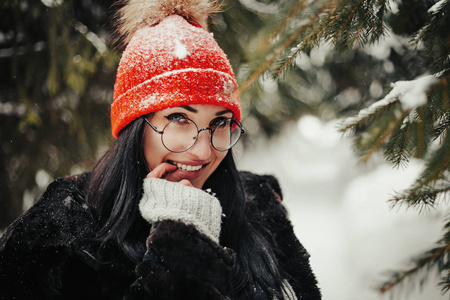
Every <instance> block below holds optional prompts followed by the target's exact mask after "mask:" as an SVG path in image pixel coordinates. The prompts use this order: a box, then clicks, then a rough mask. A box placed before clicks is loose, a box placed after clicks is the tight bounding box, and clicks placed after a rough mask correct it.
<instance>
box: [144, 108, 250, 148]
mask: <svg viewBox="0 0 450 300" xmlns="http://www.w3.org/2000/svg"><path fill="white" fill-rule="evenodd" d="M183 119H186V120H188V121H191V122H192V124H194V125H195V128H197V137H196V138H195V142H194V143H193V144H192V145H191V146H189V148H187V149H185V150H182V151H173V150H171V149H169V148H168V147H167V146H166V145H165V144H164V141H163V134H164V130H165V129H166V127H167V126H169V124H170V123H172V122H174V121H175V120H171V121H169V122H168V123H167V124H166V125H164V128H163V129H162V130H158V128H156V127H155V125H153V124H152V123H150V121H149V120H148V119H147V117H144V120H145V122H146V123H147V124H148V125H149V126H150V128H151V129H153V130H154V131H155V132H156V133H158V134H160V135H161V143H162V144H163V146H164V148H166V149H167V150H169V151H170V152H173V153H183V152H186V151H188V150H189V149H191V148H192V147H194V145H195V144H197V141H198V136H199V135H200V132H202V131H205V130H209V132H210V133H211V135H210V138H209V141H210V143H211V146H212V147H213V148H214V149H215V150H216V151H220V152H224V151H228V150H230V149H231V148H233V147H234V146H235V145H236V144H237V142H239V140H240V139H241V136H242V135H243V134H245V129H244V128H243V127H242V124H241V122H239V120H238V119H235V118H226V120H232V121H234V122H235V123H236V124H237V126H238V127H239V128H240V130H241V134H240V135H239V138H238V139H237V140H236V143H234V145H232V146H231V147H230V148H228V149H225V150H219V149H217V148H216V147H215V146H214V144H213V142H212V139H213V135H214V131H215V130H216V128H215V129H212V128H210V127H204V128H201V129H198V126H197V123H195V122H194V121H193V120H191V119H189V118H185V117H183Z"/></svg>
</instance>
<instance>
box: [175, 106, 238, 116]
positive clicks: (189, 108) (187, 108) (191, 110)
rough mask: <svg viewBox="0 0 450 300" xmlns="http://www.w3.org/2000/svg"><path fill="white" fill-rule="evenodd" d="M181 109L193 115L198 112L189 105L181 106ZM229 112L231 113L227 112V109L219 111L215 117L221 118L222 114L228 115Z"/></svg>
mask: <svg viewBox="0 0 450 300" xmlns="http://www.w3.org/2000/svg"><path fill="white" fill-rule="evenodd" d="M181 107H182V108H184V109H185V110H187V111H190V112H193V113H197V112H198V110H196V109H195V108H193V107H190V106H189V105H181ZM229 112H232V111H231V110H229V109H225V110H221V111H219V112H216V116H221V115H224V114H226V113H229Z"/></svg>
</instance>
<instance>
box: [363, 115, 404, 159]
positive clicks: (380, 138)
mask: <svg viewBox="0 0 450 300" xmlns="http://www.w3.org/2000/svg"><path fill="white" fill-rule="evenodd" d="M406 115H407V112H405V111H403V112H402V114H401V115H400V116H399V117H397V118H396V119H395V120H394V121H391V122H389V125H388V126H387V128H386V129H385V130H383V132H382V133H381V134H380V135H379V136H378V138H377V139H376V141H375V143H373V144H372V145H371V146H370V148H369V150H368V151H366V152H365V154H364V156H363V158H362V160H363V161H364V162H366V161H368V160H369V158H370V157H371V156H372V155H373V154H374V153H375V152H376V151H377V150H378V149H380V148H381V146H382V145H383V144H384V143H385V142H386V139H387V138H388V137H389V136H390V135H391V134H392V132H393V131H394V130H395V128H396V127H397V126H398V124H399V123H400V122H401V121H403V119H404V118H405V116H406Z"/></svg>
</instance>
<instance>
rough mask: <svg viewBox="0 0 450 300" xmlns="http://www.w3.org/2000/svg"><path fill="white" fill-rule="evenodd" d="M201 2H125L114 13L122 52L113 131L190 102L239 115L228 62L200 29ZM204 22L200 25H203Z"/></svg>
mask: <svg viewBox="0 0 450 300" xmlns="http://www.w3.org/2000/svg"><path fill="white" fill-rule="evenodd" d="M214 4H215V2H213V4H211V2H210V1H206V0H187V1H182V0H141V1H139V0H129V1H128V3H127V4H126V5H125V6H124V7H123V8H122V9H121V10H120V11H119V14H121V18H120V23H121V24H120V27H119V29H118V30H119V32H121V34H122V35H123V39H124V40H125V41H129V43H128V45H127V47H126V49H125V51H124V52H123V54H122V58H121V60H120V64H119V67H118V70H117V76H116V83H115V86H114V101H113V104H112V105H111V125H112V134H113V136H114V137H116V138H117V137H118V134H119V132H120V130H121V129H122V128H124V127H125V126H126V125H128V124H129V123H130V122H132V121H133V120H135V119H136V118H138V117H140V116H142V115H146V114H149V113H151V112H155V111H159V110H162V109H166V108H169V107H175V106H180V105H190V104H213V105H218V106H223V107H225V108H227V109H229V110H231V111H232V112H233V116H234V117H235V118H237V119H238V120H240V119H241V108H240V104H239V95H238V85H237V83H236V80H235V78H234V73H233V70H232V68H231V65H230V63H229V61H228V59H227V57H226V55H225V53H224V52H223V50H222V49H221V48H220V47H219V45H218V44H217V42H216V41H215V40H214V37H213V36H212V33H210V32H208V31H207V30H206V29H205V28H206V26H207V20H208V17H209V14H210V13H212V12H215V11H217V6H215V5H214ZM202 26H203V27H202Z"/></svg>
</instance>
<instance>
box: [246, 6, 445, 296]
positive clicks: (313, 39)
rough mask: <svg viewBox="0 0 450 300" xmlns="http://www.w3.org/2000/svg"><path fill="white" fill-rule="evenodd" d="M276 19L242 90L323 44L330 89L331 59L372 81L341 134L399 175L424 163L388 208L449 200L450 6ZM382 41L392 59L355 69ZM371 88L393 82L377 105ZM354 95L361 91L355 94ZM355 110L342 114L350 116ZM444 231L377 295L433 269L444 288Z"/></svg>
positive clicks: (349, 9)
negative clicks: (411, 164) (410, 163)
mask: <svg viewBox="0 0 450 300" xmlns="http://www.w3.org/2000/svg"><path fill="white" fill-rule="evenodd" d="M280 13H281V14H280V15H279V16H277V17H276V18H271V19H272V20H273V24H274V25H273V26H270V27H267V28H266V32H264V35H263V36H262V37H260V38H259V40H258V41H260V44H259V46H258V47H257V48H256V49H257V50H256V51H255V53H257V57H255V59H253V60H252V63H250V64H249V66H250V67H249V69H250V71H249V73H250V75H249V76H248V79H247V80H246V81H245V82H244V84H243V85H242V87H243V89H247V88H248V87H251V86H252V85H251V84H252V83H253V82H255V81H257V80H258V78H260V77H261V76H272V77H274V78H280V75H283V76H289V73H290V72H287V73H286V71H287V70H289V69H290V70H292V71H294V72H299V69H301V68H299V65H298V64H297V62H298V60H299V57H302V56H304V55H307V56H308V55H309V56H310V57H311V53H312V51H314V49H317V47H319V46H322V47H323V45H324V44H328V45H329V47H330V48H331V49H332V50H330V52H329V54H328V62H327V63H326V64H324V65H323V66H322V67H324V68H326V69H327V70H329V71H330V73H331V74H333V80H334V83H337V84H338V83H339V77H340V76H342V73H341V74H339V73H336V72H335V73H333V71H332V70H333V62H332V60H336V59H338V60H340V61H341V62H344V63H349V64H351V66H350V67H349V68H348V69H349V70H352V71H353V72H356V73H357V74H359V80H362V81H364V80H367V79H368V80H369V82H370V81H372V83H371V84H370V87H369V85H366V86H365V87H364V90H363V91H362V92H363V94H364V95H367V96H366V97H365V96H362V97H361V98H362V99H363V100H362V101H359V102H358V105H361V103H365V104H364V106H365V108H364V109H361V110H360V111H359V113H358V114H357V115H356V116H355V117H348V118H346V119H345V120H344V121H343V123H342V131H343V132H351V133H352V134H353V135H354V138H355V146H356V149H357V150H358V152H359V153H360V154H361V156H362V158H363V160H364V161H367V160H368V159H369V158H370V157H371V155H373V154H374V153H375V152H377V151H379V150H381V151H382V152H383V154H384V156H385V158H386V160H387V161H389V162H390V163H392V164H393V165H394V166H396V167H399V166H406V165H407V163H408V161H409V160H410V159H411V158H412V157H414V158H419V159H423V160H424V161H425V164H426V168H425V170H424V171H423V172H422V174H421V175H420V176H419V178H417V180H416V181H415V183H414V184H413V185H412V186H411V187H410V188H409V189H408V190H406V191H405V192H403V193H399V194H397V195H396V196H395V197H394V198H393V199H392V203H393V205H399V204H404V205H406V206H410V207H415V208H417V209H418V210H419V211H420V210H423V209H426V208H429V207H433V206H434V205H436V204H437V203H440V202H443V201H444V200H446V199H447V198H448V196H449V195H450V178H449V171H450V135H449V134H447V129H448V128H449V125H450V103H449V96H448V94H449V79H450V74H449V71H450V42H449V41H450V31H449V30H448V28H450V27H449V26H450V1H448V0H441V1H429V0H396V1H387V0H320V1H314V2H310V1H306V0H305V1H302V0H299V1H284V2H282V3H281V4H280ZM393 39H394V40H395V41H396V42H395V43H392V42H393ZM388 42H391V45H390V46H389V48H390V54H389V55H388V56H384V57H381V58H379V59H378V63H377V62H374V63H372V62H371V59H367V58H366V59H365V60H359V58H361V57H362V56H364V55H367V54H370V53H371V48H370V47H371V45H378V47H380V45H385V46H386V43H388ZM373 49H374V48H372V50H373ZM372 53H373V52H372ZM373 56H376V55H375V54H373ZM349 57H351V59H348V58H349ZM402 57H403V59H402ZM411 58H414V64H413V65H411V64H406V68H405V63H404V61H405V60H409V59H411ZM374 60H375V61H377V59H374ZM379 63H381V65H383V66H384V71H383V68H381V69H380V68H379V67H378V66H379V65H380V64H379ZM370 68H375V69H377V70H378V71H380V70H381V72H382V75H383V76H384V75H385V74H387V75H389V76H388V77H387V78H388V79H389V80H388V81H386V80H382V79H381V78H380V77H379V76H373V75H374V74H373V73H372V72H370V71H368V69H370ZM300 71H301V70H300ZM405 71H406V72H405ZM368 76H373V77H369V78H367V77H368ZM345 77H346V78H347V79H348V78H351V76H348V75H347V76H345ZM280 80H283V78H281V79H280ZM375 80H376V82H377V85H378V86H380V83H383V85H382V86H383V88H389V86H388V83H389V81H390V82H391V84H390V90H388V91H387V92H386V95H385V96H384V97H382V99H381V100H380V99H376V98H374V97H373V95H374V94H375V95H376V94H379V92H377V93H376V92H375V91H373V90H376V88H373V90H372V87H373V86H372V84H373V83H374V82H375ZM350 86H352V85H350ZM353 86H354V87H356V88H357V89H358V90H361V85H358V84H355V85H353ZM375 87H376V85H375ZM344 90H345V89H344ZM333 92H335V93H336V94H337V95H338V96H339V95H341V94H342V92H343V90H342V89H339V87H338V88H337V89H335V90H334V91H333ZM378 96H379V95H378ZM336 98H338V97H335V98H334V99H336ZM321 102H322V103H324V102H327V101H326V100H323V101H321ZM355 108H356V106H354V107H352V109H349V110H345V109H343V110H341V111H339V114H340V115H341V116H345V115H348V114H349V113H351V111H352V110H353V109H355ZM445 230H446V233H445V234H444V236H443V237H442V239H440V240H439V241H437V243H436V245H434V247H430V250H429V251H427V252H426V253H423V254H422V255H420V256H419V257H417V258H414V259H413V260H412V262H411V264H412V267H410V268H405V270H403V271H397V272H392V274H391V276H390V277H389V278H388V279H387V280H386V282H385V283H384V284H382V285H381V286H380V287H379V289H380V291H381V292H388V291H390V290H392V289H393V288H394V287H396V286H398V285H399V284H400V283H402V282H405V281H406V279H411V278H418V277H419V276H422V277H421V281H422V282H423V281H425V280H426V278H427V274H428V273H429V272H432V271H435V270H437V271H438V272H439V274H441V283H440V285H441V287H442V290H443V291H447V290H448V289H450V266H449V264H448V258H449V252H450V222H447V223H446V224H445Z"/></svg>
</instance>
